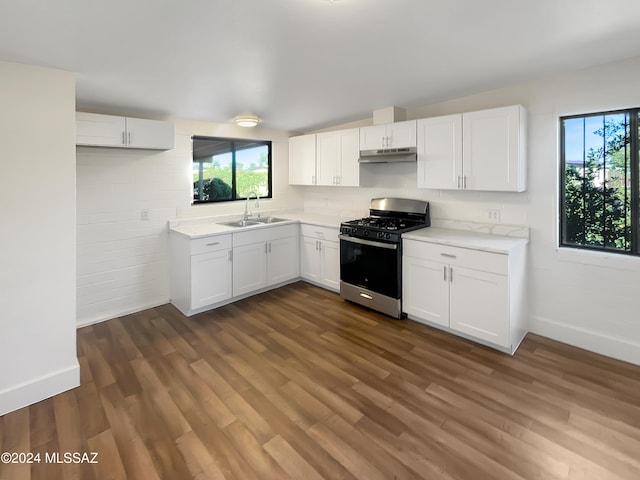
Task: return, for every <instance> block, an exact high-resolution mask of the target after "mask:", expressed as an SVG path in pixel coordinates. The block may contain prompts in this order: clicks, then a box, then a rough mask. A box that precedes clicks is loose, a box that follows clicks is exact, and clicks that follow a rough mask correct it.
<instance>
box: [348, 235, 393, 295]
mask: <svg viewBox="0 0 640 480" xmlns="http://www.w3.org/2000/svg"><path fill="white" fill-rule="evenodd" d="M400 268H401V251H400V244H397V243H384V242H376V241H373V240H367V239H363V238H357V237H349V236H347V235H340V280H341V281H342V282H345V283H349V284H351V285H355V286H357V287H361V288H365V289H367V290H370V291H372V292H376V293H380V294H382V295H385V296H387V297H391V298H396V299H397V298H400V294H401V282H402V278H401V275H402V273H401V270H400Z"/></svg>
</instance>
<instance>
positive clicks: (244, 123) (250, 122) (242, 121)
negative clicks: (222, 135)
mask: <svg viewBox="0 0 640 480" xmlns="http://www.w3.org/2000/svg"><path fill="white" fill-rule="evenodd" d="M261 121H262V119H260V118H258V117H256V116H255V115H238V116H237V117H236V118H234V119H233V123H235V124H236V125H238V126H239V127H247V128H250V127H255V126H256V125H258V124H259V123H260V122H261Z"/></svg>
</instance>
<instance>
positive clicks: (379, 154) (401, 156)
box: [358, 147, 416, 163]
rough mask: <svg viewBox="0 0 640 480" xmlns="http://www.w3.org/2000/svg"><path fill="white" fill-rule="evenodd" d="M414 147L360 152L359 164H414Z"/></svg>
mask: <svg viewBox="0 0 640 480" xmlns="http://www.w3.org/2000/svg"><path fill="white" fill-rule="evenodd" d="M415 161H416V147H408V148H386V149H382V150H360V158H358V162H360V163H399V162H415Z"/></svg>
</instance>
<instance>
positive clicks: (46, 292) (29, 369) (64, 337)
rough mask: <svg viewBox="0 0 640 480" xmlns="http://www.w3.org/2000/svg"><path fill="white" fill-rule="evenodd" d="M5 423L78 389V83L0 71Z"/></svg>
mask: <svg viewBox="0 0 640 480" xmlns="http://www.w3.org/2000/svg"><path fill="white" fill-rule="evenodd" d="M0 105H1V106H2V107H1V108H0V132H2V133H1V134H0V135H1V137H0V162H1V164H2V174H1V175H0V219H1V220H0V221H1V225H2V226H1V227H0V229H1V230H0V231H1V234H0V305H1V308H2V316H1V317H0V318H1V320H0V325H1V326H2V332H1V333H0V415H3V414H5V413H7V412H9V411H12V410H15V409H18V408H21V407H23V406H26V405H29V404H31V403H35V402H38V401H40V400H42V399H44V398H47V397H50V396H52V395H55V394H57V393H59V392H62V391H64V390H67V389H69V388H73V387H75V386H77V385H79V381H80V372H79V366H78V361H77V358H76V343H75V342H76V331H75V311H76V305H75V298H76V292H75V280H76V279H75V275H76V256H75V236H76V235H75V233H76V226H75V225H76V211H75V77H74V75H72V74H70V73H67V72H61V71H56V70H50V69H45V68H39V67H32V66H26V65H17V64H13V63H7V62H0Z"/></svg>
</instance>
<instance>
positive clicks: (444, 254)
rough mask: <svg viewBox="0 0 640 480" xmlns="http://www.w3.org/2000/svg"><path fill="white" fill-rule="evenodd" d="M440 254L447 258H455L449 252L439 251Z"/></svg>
mask: <svg viewBox="0 0 640 480" xmlns="http://www.w3.org/2000/svg"><path fill="white" fill-rule="evenodd" d="M440 256H441V257H447V258H457V257H456V256H455V255H451V254H450V253H441V254H440Z"/></svg>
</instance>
